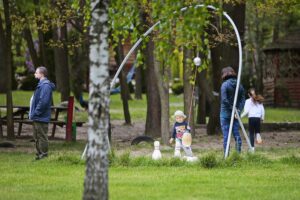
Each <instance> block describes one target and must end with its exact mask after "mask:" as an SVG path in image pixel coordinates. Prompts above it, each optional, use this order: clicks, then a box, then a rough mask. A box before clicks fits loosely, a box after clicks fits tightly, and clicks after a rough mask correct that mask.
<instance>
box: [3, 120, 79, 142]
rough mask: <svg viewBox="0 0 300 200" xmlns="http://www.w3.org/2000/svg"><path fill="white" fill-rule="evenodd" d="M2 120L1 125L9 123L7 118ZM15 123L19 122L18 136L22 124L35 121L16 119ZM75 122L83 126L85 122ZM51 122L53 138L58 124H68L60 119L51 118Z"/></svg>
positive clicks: (62, 125)
mask: <svg viewBox="0 0 300 200" xmlns="http://www.w3.org/2000/svg"><path fill="white" fill-rule="evenodd" d="M0 120H1V122H2V123H1V125H6V124H7V121H6V119H3V118H2V119H0ZM14 123H19V129H18V136H20V135H21V132H22V124H33V121H32V120H30V119H14ZM73 123H75V124H76V126H77V127H82V125H83V124H84V123H85V122H73ZM49 124H53V127H52V133H51V138H54V136H55V130H56V126H60V127H64V126H66V124H67V122H65V121H59V120H50V122H49Z"/></svg>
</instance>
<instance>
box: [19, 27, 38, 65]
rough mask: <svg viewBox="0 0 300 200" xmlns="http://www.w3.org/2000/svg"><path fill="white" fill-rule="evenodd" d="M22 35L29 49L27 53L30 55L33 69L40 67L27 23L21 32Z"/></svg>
mask: <svg viewBox="0 0 300 200" xmlns="http://www.w3.org/2000/svg"><path fill="white" fill-rule="evenodd" d="M23 35H24V39H25V40H26V43H27V47H28V49H29V53H30V57H31V60H32V63H33V65H34V67H35V68H37V67H38V66H40V65H41V63H40V61H39V58H38V55H37V52H36V50H35V48H34V43H33V40H32V34H31V31H30V29H29V25H28V23H27V25H26V26H25V28H24V30H23Z"/></svg>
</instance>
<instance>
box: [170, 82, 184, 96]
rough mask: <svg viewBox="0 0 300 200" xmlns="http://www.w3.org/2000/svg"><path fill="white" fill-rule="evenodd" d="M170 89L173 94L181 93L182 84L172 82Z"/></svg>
mask: <svg viewBox="0 0 300 200" xmlns="http://www.w3.org/2000/svg"><path fill="white" fill-rule="evenodd" d="M172 91H173V93H174V94H175V95H180V94H182V93H183V84H182V83H173V85H172Z"/></svg>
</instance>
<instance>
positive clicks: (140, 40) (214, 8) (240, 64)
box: [110, 4, 251, 158]
mask: <svg viewBox="0 0 300 200" xmlns="http://www.w3.org/2000/svg"><path fill="white" fill-rule="evenodd" d="M202 7H206V8H209V9H212V10H216V11H217V10H219V9H218V8H216V7H214V6H212V5H203V4H197V5H195V6H189V7H184V8H181V9H180V12H184V11H186V10H188V9H189V8H196V9H197V8H202ZM174 13H176V11H175V12H174ZM222 14H223V15H224V16H225V17H226V19H227V20H228V21H229V22H230V24H231V25H232V27H233V29H234V32H235V35H236V38H237V42H238V49H239V68H238V75H237V85H236V88H235V95H234V101H233V109H232V113H231V119H230V126H229V133H228V141H227V146H226V150H225V156H224V157H225V158H227V157H228V154H229V145H230V140H231V134H232V128H233V121H234V118H235V113H237V108H236V102H237V97H238V91H239V85H240V82H241V73H242V44H241V39H240V35H239V32H238V29H237V27H236V25H235V23H234V22H233V20H232V19H231V17H230V16H229V15H228V14H227V13H226V12H224V11H223V12H222ZM160 23H161V21H158V22H156V23H155V24H154V25H153V26H151V27H150V28H149V29H148V30H147V31H146V32H145V33H144V34H143V36H142V37H141V38H139V39H138V41H137V42H136V43H135V44H134V45H133V46H132V48H131V49H130V50H129V52H128V53H127V55H126V56H125V58H124V60H123V61H122V63H121V65H120V66H119V68H118V70H117V72H116V74H115V76H114V78H113V79H112V81H111V84H110V88H114V85H115V83H116V79H117V77H118V76H119V74H120V72H121V70H122V69H123V67H124V65H125V63H126V62H127V60H128V59H129V57H130V55H131V54H132V53H133V52H134V50H135V49H136V48H137V47H138V46H139V45H140V44H141V42H142V41H143V39H144V38H146V37H147V36H148V35H149V34H150V33H151V32H152V31H153V29H154V28H155V27H156V26H158V25H159V24H160ZM197 57H198V56H197ZM197 57H196V58H194V62H195V65H196V64H199V65H200V64H201V59H200V58H199V57H198V58H197ZM199 61H200V62H199ZM196 66H197V65H196ZM190 113H191V112H189V115H190ZM237 117H238V121H239V123H240V125H241V127H242V130H243V133H244V136H245V138H246V141H247V144H248V145H249V148H251V145H250V142H249V139H248V136H247V134H246V132H245V129H244V126H243V124H242V122H241V119H240V117H239V115H238V114H237ZM189 118H190V117H189Z"/></svg>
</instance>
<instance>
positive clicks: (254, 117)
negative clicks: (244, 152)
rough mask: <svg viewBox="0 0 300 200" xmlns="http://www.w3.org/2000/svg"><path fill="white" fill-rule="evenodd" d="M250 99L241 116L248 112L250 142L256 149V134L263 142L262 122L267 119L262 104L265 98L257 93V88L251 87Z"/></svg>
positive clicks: (257, 139)
mask: <svg viewBox="0 0 300 200" xmlns="http://www.w3.org/2000/svg"><path fill="white" fill-rule="evenodd" d="M248 95H249V99H247V100H246V103H245V106H244V111H243V113H242V114H241V117H244V116H245V115H247V114H248V120H249V135H250V143H251V146H252V148H253V150H254V138H255V134H256V141H257V143H261V142H262V141H261V136H260V123H261V121H264V119H265V109H264V106H263V104H262V101H263V100H264V98H263V97H262V96H261V95H256V93H255V89H253V88H250V89H249V91H248Z"/></svg>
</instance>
